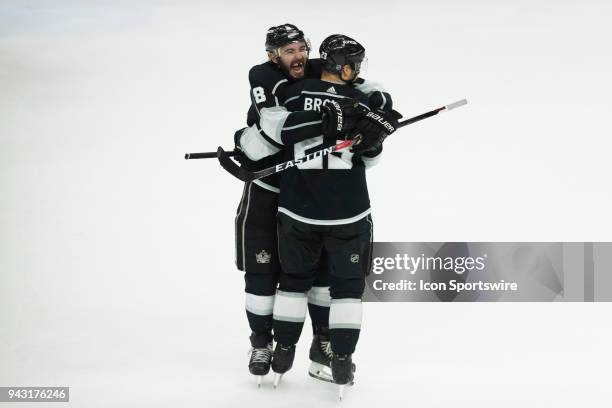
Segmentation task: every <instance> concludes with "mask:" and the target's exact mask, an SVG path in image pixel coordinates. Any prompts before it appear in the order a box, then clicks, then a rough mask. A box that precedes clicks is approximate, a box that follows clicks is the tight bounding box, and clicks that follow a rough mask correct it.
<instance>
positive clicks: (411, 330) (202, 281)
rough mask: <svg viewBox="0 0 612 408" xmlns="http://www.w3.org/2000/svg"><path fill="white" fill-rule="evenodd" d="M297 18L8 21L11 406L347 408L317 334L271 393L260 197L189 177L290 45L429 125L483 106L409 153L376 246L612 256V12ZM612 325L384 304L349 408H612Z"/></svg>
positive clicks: (482, 309)
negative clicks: (258, 269) (352, 48)
mask: <svg viewBox="0 0 612 408" xmlns="http://www.w3.org/2000/svg"><path fill="white" fill-rule="evenodd" d="M288 4H289V3H288V2H266V3H259V2H253V3H248V2H233V1H225V2H217V3H211V2H196V1H192V2H186V1H182V2H171V1H154V2H145V1H132V2H120V1H118V0H115V1H90V2H85V1H82V2H78V1H74V0H70V1H68V0H59V1H41V2H26V1H3V2H1V3H0V386H9V385H15V386H17V385H22V386H23V385H30V386H36V385H66V386H70V387H71V403H70V404H71V406H75V407H109V406H112V407H140V406H142V407H158V406H159V407H162V406H164V407H165V406H181V407H182V406H202V407H217V406H219V407H238V406H247V407H251V406H257V407H259V406H261V407H290V406H294V407H302V406H303V407H312V406H316V407H325V406H337V404H338V403H337V401H336V399H335V398H336V390H335V388H334V387H333V386H332V385H328V384H321V383H318V382H316V381H315V380H312V379H310V378H309V377H308V376H307V348H308V344H309V340H310V339H309V338H310V335H309V334H308V332H309V329H308V327H307V328H306V330H305V335H304V336H303V339H302V341H301V342H300V344H299V350H298V355H297V357H296V363H295V367H294V369H293V370H292V371H291V372H290V373H289V374H287V375H286V377H285V378H284V383H283V384H282V387H281V388H279V389H278V390H276V391H273V390H272V389H271V386H270V384H271V376H270V377H268V378H266V385H265V387H264V388H262V389H260V390H257V388H256V386H255V381H254V380H253V379H251V378H250V377H249V375H248V373H247V369H246V362H247V356H246V352H247V349H248V341H247V335H248V327H247V324H246V319H245V316H244V294H243V280H242V276H241V274H239V273H238V272H236V271H235V270H234V267H233V261H234V254H233V217H234V215H235V209H236V206H237V204H238V200H239V196H240V194H241V189H242V186H241V185H240V183H238V182H236V181H234V180H233V179H231V178H230V176H229V175H227V174H225V173H224V172H223V171H222V170H221V169H220V167H219V166H218V165H217V164H216V163H215V162H214V161H210V160H207V161H204V160H197V161H191V162H186V161H184V160H183V159H182V157H183V154H184V153H185V152H188V151H191V152H194V151H207V150H214V149H215V148H216V146H218V145H220V144H221V145H224V146H226V147H231V137H232V134H233V131H234V130H235V129H236V128H238V127H240V126H242V124H243V123H244V118H245V114H246V110H247V108H248V105H249V99H248V94H247V92H248V82H247V78H246V72H247V70H248V68H249V67H250V66H251V65H252V64H254V63H258V62H261V61H263V58H264V53H263V52H262V48H263V44H262V43H263V40H264V33H265V30H266V29H267V28H268V27H269V26H271V25H274V24H279V23H283V22H293V23H295V24H297V25H299V26H300V27H302V28H303V29H304V30H306V32H307V34H308V35H309V36H310V38H311V40H312V42H313V44H314V45H315V47H316V46H318V44H319V43H320V42H321V40H322V39H323V38H324V37H325V36H327V35H328V34H332V33H335V32H343V33H346V34H349V35H352V36H354V37H355V38H356V39H358V40H360V41H361V42H363V43H364V44H365V46H366V48H367V50H368V55H369V71H368V72H367V73H366V74H365V76H366V77H368V78H372V79H375V80H376V81H379V82H382V83H384V85H385V87H386V88H387V89H388V90H389V91H390V92H391V93H392V95H393V98H394V101H395V106H396V108H397V109H399V110H401V111H402V112H403V113H404V115H405V116H406V117H409V116H412V115H416V114H419V113H422V112H425V111H427V110H430V109H433V108H435V107H438V106H441V105H443V104H446V103H450V102H453V101H455V100H458V99H461V98H463V97H466V98H468V100H469V104H468V105H467V106H466V107H462V108H461V109H457V110H455V111H452V112H448V113H445V114H444V115H439V116H436V117H435V118H432V119H428V120H427V121H423V122H420V123H418V124H415V125H413V126H410V127H408V128H406V129H402V131H401V132H398V134H396V135H394V136H393V138H392V139H389V140H388V141H387V142H386V145H385V153H384V157H383V160H382V161H381V163H380V164H379V166H378V167H377V168H375V169H373V170H372V171H371V172H370V173H369V186H370V193H371V198H372V205H373V209H374V210H373V215H374V219H375V238H376V240H378V241H425V242H428V241H435V242H440V241H455V240H456V241H498V240H500V241H515V240H516V241H606V240H607V241H610V240H612V233H611V231H612V217H610V208H612V188H611V187H610V184H611V183H610V180H609V178H610V174H612V163H611V161H610V152H611V151H612V142H611V141H610V135H612V126H611V125H610V119H609V112H610V102H609V101H610V99H609V95H610V94H611V93H612V80H611V79H610V72H612V57H611V54H610V53H609V52H607V50H608V48H609V44H608V42H609V40H608V39H609V38H612V28H611V26H610V24H609V21H610V20H611V17H612V5H611V4H610V3H609V2H604V1H592V0H591V1H584V2H569V1H558V2H554V3H551V2H546V1H541V0H540V1H526V0H525V1H506V2H486V1H483V0H481V1H468V2H450V1H436V2H425V1H410V2H408V1H407V2H395V1H394V2H387V1H376V2H365V1H354V2H351V3H344V4H342V3H340V2H337V1H336V2H322V1H314V2H308V4H300V5H292V6H288ZM314 54H315V56H316V52H315V53H314ZM611 312H612V306H611V304H610V303H598V304H579V303H572V304H569V303H568V304H562V303H554V304H552V303H551V304H544V303H541V304H532V303H524V304H416V303H415V304H399V303H393V304H366V305H365V308H364V325H363V327H364V329H363V332H362V335H361V339H360V343H359V346H358V351H357V353H356V355H355V362H356V363H357V365H358V371H357V378H356V381H357V384H356V386H355V387H353V388H351V389H348V390H347V391H346V398H345V400H344V401H343V402H342V405H343V406H350V407H393V406H398V407H441V406H444V407H448V406H465V407H468V406H469V407H487V408H488V407H491V406H495V407H516V406H554V407H578V406H585V407H608V406H610V402H611V401H612V398H611V395H612V394H611V392H610V388H611V386H612V377H611V371H610V366H611V365H612V357H611V356H612V354H611V353H610V343H611V342H612V327H611V325H610V315H611ZM28 405H29V404H23V405H20V407H26V406H28ZM31 405H32V406H34V407H39V406H40V405H38V404H31Z"/></svg>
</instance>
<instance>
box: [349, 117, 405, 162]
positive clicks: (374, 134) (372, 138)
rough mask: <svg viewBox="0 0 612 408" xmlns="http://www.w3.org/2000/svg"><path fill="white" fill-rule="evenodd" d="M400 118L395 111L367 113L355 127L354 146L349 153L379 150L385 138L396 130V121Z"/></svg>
mask: <svg viewBox="0 0 612 408" xmlns="http://www.w3.org/2000/svg"><path fill="white" fill-rule="evenodd" d="M401 117H402V115H401V114H400V113H399V112H397V111H391V112H385V111H382V110H377V111H370V112H368V113H367V114H366V115H365V116H364V117H362V118H361V119H360V120H359V122H357V124H356V125H355V130H354V131H353V135H354V136H353V137H352V139H353V140H355V144H353V146H352V147H351V152H353V153H365V152H368V151H373V150H376V149H378V148H380V146H382V144H383V142H384V141H385V139H386V138H387V136H389V135H390V134H392V133H393V132H395V130H396V129H397V128H398V125H399V124H398V120H399V119H400V118H401Z"/></svg>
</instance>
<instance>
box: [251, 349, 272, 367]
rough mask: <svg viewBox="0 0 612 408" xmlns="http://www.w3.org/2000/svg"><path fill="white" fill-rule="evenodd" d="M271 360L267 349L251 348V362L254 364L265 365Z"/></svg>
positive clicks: (270, 352)
mask: <svg viewBox="0 0 612 408" xmlns="http://www.w3.org/2000/svg"><path fill="white" fill-rule="evenodd" d="M270 358H272V351H271V350H270V349H269V348H267V347H266V348H252V349H251V361H253V362H255V363H267V362H268V361H270Z"/></svg>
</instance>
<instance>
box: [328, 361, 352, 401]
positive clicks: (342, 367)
mask: <svg viewBox="0 0 612 408" xmlns="http://www.w3.org/2000/svg"><path fill="white" fill-rule="evenodd" d="M331 371H332V377H333V379H334V382H335V383H336V384H338V397H339V398H340V400H342V398H343V397H344V388H345V387H346V386H347V385H353V379H354V378H355V375H354V371H353V361H352V358H351V355H350V354H334V355H333V357H332V360H331Z"/></svg>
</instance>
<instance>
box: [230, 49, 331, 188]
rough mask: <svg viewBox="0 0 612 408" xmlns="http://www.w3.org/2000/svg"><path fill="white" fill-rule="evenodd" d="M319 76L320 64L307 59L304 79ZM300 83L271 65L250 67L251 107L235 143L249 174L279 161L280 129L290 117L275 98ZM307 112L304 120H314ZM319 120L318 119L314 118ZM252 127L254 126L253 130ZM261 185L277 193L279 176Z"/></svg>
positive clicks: (268, 179) (280, 156)
mask: <svg viewBox="0 0 612 408" xmlns="http://www.w3.org/2000/svg"><path fill="white" fill-rule="evenodd" d="M320 76H321V61H320V60H319V59H310V60H308V61H307V62H306V67H305V70H304V78H319V77H320ZM296 81H299V80H297V79H295V78H293V77H291V76H289V75H285V73H284V72H283V71H282V70H281V69H279V68H278V67H277V65H276V64H274V63H273V62H270V61H268V62H265V63H263V64H259V65H256V66H254V67H252V68H251V69H250V71H249V84H250V86H251V90H250V97H251V106H250V108H249V111H248V114H247V125H248V126H249V127H250V129H247V130H246V131H245V134H244V136H242V137H241V140H240V142H239V143H238V145H239V147H240V148H241V149H242V150H243V152H244V153H245V155H246V157H247V160H245V161H244V163H243V165H244V166H245V167H247V168H248V169H249V170H251V171H255V170H261V169H264V168H266V167H270V166H273V165H275V164H277V163H279V162H280V161H281V158H282V152H281V149H282V148H283V142H282V141H281V140H280V139H279V137H280V134H279V133H280V128H281V127H282V124H283V123H284V121H285V119H286V117H287V116H288V115H289V113H288V112H287V111H286V109H285V108H284V107H282V106H281V105H280V104H279V100H278V95H279V93H280V92H281V91H282V90H283V89H284V88H285V87H286V86H288V85H290V84H293V83H295V82H296ZM313 114H314V112H310V113H309V115H310V116H307V118H315V119H318V117H315V116H314V115H313ZM317 116H318V115H317ZM253 125H255V126H253ZM261 182H263V183H265V184H267V185H268V186H272V189H278V187H279V176H278V175H272V176H269V177H266V178H264V179H262V180H261Z"/></svg>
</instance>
